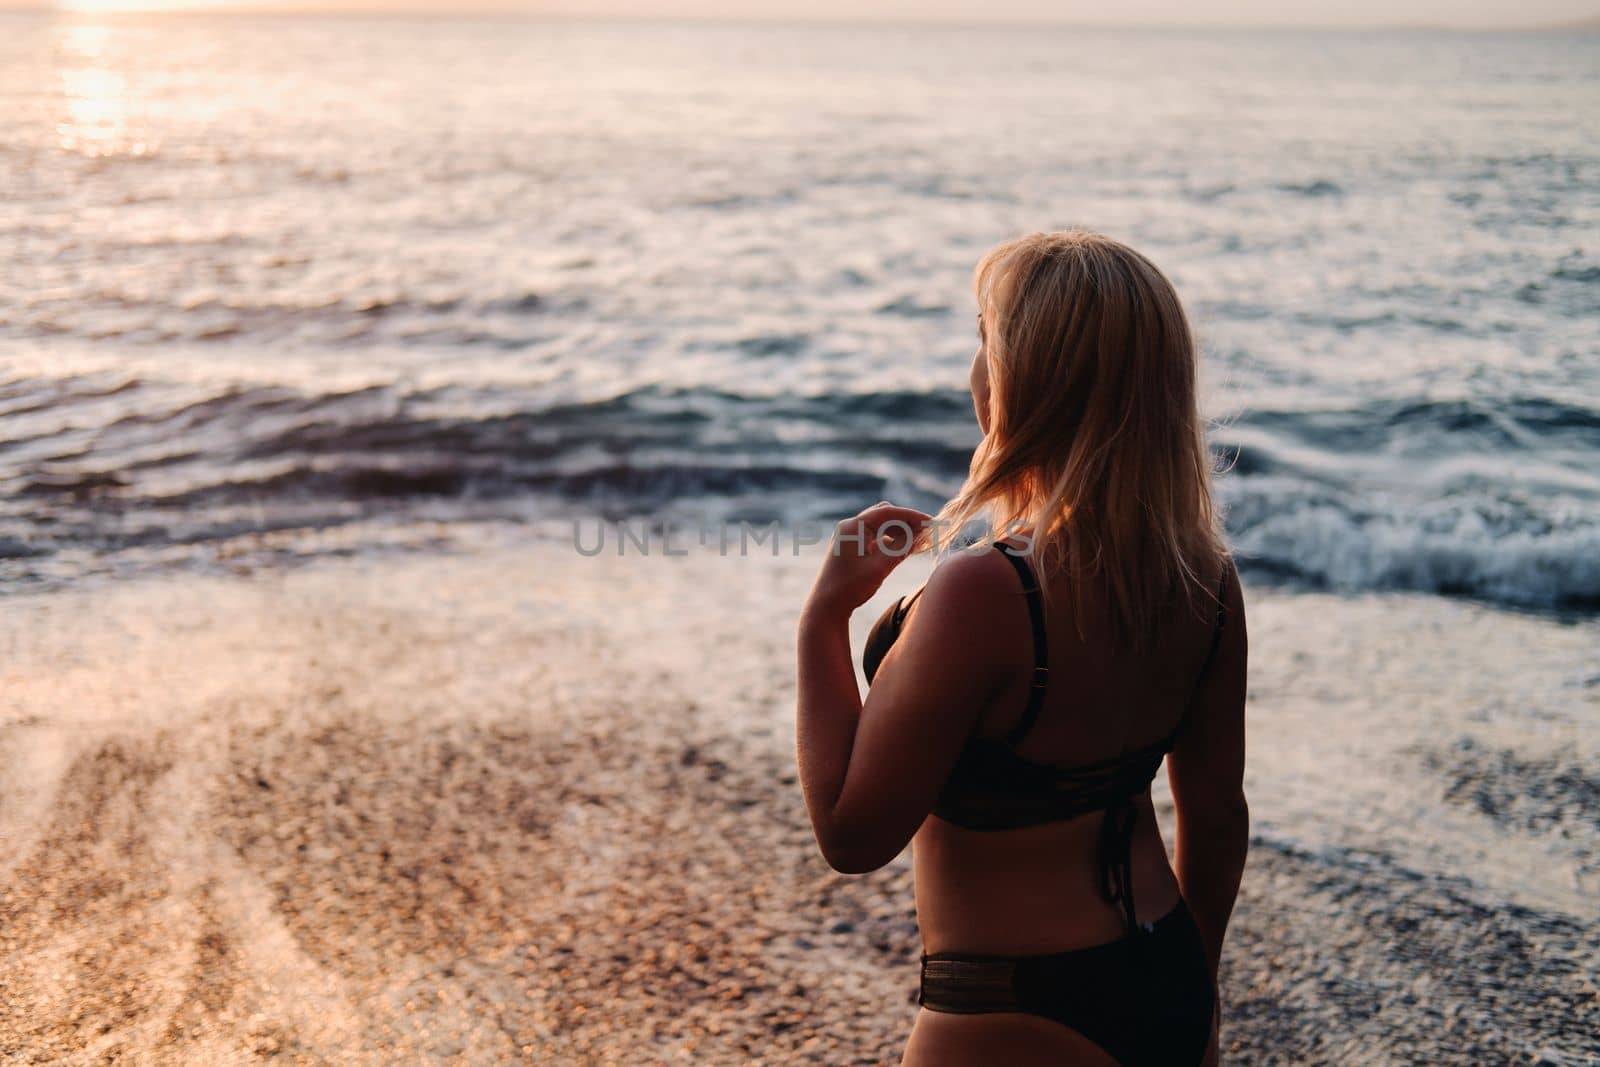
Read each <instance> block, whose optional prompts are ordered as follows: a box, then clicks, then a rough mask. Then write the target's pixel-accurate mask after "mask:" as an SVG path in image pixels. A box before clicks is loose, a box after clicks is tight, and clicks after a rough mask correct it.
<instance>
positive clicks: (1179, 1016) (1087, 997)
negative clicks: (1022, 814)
mask: <svg viewBox="0 0 1600 1067" xmlns="http://www.w3.org/2000/svg"><path fill="white" fill-rule="evenodd" d="M917 1002H918V1003H919V1004H921V1005H922V1006H923V1007H924V1008H927V1009H928V1010H929V1011H940V1012H949V1013H953V1014H956V1015H984V1014H989V1013H992V1012H1023V1013H1025V1014H1028V1015H1039V1016H1042V1017H1044V1018H1046V1019H1050V1020H1053V1021H1055V1022H1058V1023H1061V1024H1062V1025H1064V1026H1068V1027H1071V1028H1072V1029H1073V1030H1076V1031H1077V1032H1078V1033H1080V1034H1082V1035H1083V1036H1084V1037H1086V1038H1088V1039H1089V1040H1090V1041H1093V1042H1094V1043H1095V1044H1097V1045H1099V1046H1100V1047H1101V1048H1102V1049H1104V1050H1105V1051H1106V1052H1107V1053H1108V1054H1110V1055H1111V1056H1112V1057H1113V1058H1114V1059H1115V1060H1116V1061H1117V1062H1118V1063H1120V1064H1122V1067H1147V1065H1161V1067H1190V1065H1194V1064H1198V1063H1199V1062H1200V1061H1201V1060H1202V1059H1203V1058H1204V1057H1205V1053H1206V1045H1207V1043H1208V1040H1209V1038H1210V1036H1211V1013H1212V1006H1213V1004H1214V1003H1215V991H1214V990H1213V989H1212V985H1211V974H1210V972H1209V970H1208V968H1207V967H1206V958H1205V949H1204V947H1203V946H1202V944H1201V942H1200V931H1199V929H1198V928H1197V927H1196V926H1195V924H1194V918H1193V916H1191V915H1190V914H1189V908H1188V906H1187V905H1185V904H1184V903H1183V901H1182V900H1179V901H1178V906H1177V907H1176V908H1173V909H1172V910H1171V911H1170V912H1168V913H1167V914H1166V915H1165V916H1163V917H1162V918H1160V919H1157V920H1156V921H1155V922H1154V923H1151V924H1149V925H1147V926H1141V927H1139V929H1138V930H1137V931H1136V932H1134V933H1132V934H1129V935H1128V936H1126V937H1123V938H1121V939H1120V940H1117V941H1109V942H1107V943H1105V944H1103V945H1093V946H1090V947H1089V948H1081V949H1075V950H1073V951H1071V952H1058V953H1054V954H1052V955H1048V956H974V955H969V954H967V953H962V952H939V953H935V954H934V955H931V956H924V957H922V995H921V996H920V997H919V998H918V1001H917Z"/></svg>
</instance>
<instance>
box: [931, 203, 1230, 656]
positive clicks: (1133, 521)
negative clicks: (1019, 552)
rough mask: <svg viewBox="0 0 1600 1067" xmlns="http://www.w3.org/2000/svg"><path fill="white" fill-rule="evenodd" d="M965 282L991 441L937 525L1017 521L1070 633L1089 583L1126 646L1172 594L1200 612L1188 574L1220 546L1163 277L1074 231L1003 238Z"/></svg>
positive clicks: (1185, 348)
mask: <svg viewBox="0 0 1600 1067" xmlns="http://www.w3.org/2000/svg"><path fill="white" fill-rule="evenodd" d="M974 283H975V288H976V290H977V297H978V306H979V308H980V310H981V315H982V320H983V323H984V329H985V336H986V344H985V354H986V359H987V363H988V370H989V383H990V391H989V410H988V415H989V432H988V434H987V435H986V436H985V437H984V440H983V442H982V443H981V444H980V445H979V446H978V448H977V451H976V452H975V453H974V454H973V457H972V466H971V469H970V471H969V473H968V475H967V480H966V484H965V485H963V486H962V488H961V491H960V492H959V493H958V494H957V495H956V497H955V499H953V500H951V501H950V503H949V504H947V505H946V506H945V507H944V509H943V511H941V513H940V515H939V520H940V522H942V523H947V524H950V527H962V526H966V525H968V524H970V523H972V522H974V521H975V520H977V519H979V517H980V516H985V515H986V528H987V529H988V530H990V531H1000V530H1002V529H1004V528H1008V527H1009V528H1012V529H1015V528H1017V527H1018V526H1025V527H1026V528H1028V529H1029V531H1030V534H1031V537H1032V540H1033V547H1032V551H1033V556H1032V560H1033V563H1034V569H1035V573H1036V574H1037V575H1038V576H1039V580H1040V583H1041V585H1044V586H1045V587H1046V588H1048V582H1047V581H1046V579H1047V578H1048V577H1050V576H1052V575H1055V574H1058V573H1063V572H1064V573H1065V574H1067V575H1068V576H1069V583H1070V589H1071V591H1072V592H1071V596H1072V600H1073V607H1074V614H1075V617H1076V620H1077V625H1078V628H1079V630H1080V632H1082V631H1083V630H1084V620H1085V618H1086V612H1085V611H1084V607H1085V596H1086V593H1087V591H1088V590H1089V589H1090V588H1092V587H1094V586H1096V585H1098V586H1099V587H1100V588H1102V589H1103V590H1104V591H1105V595H1106V600H1107V603H1108V605H1109V607H1110V609H1111V616H1112V622H1113V625H1114V626H1115V628H1116V631H1117V634H1118V636H1119V637H1120V638H1121V639H1123V640H1124V641H1125V642H1128V643H1132V644H1135V645H1144V644H1146V643H1147V642H1148V641H1149V640H1152V639H1153V635H1154V632H1155V631H1156V630H1157V628H1158V626H1157V624H1158V622H1159V621H1160V620H1161V619H1162V618H1164V617H1165V616H1166V615H1167V614H1169V612H1170V608H1171V606H1172V598H1173V595H1174V594H1175V593H1181V594H1183V596H1184V598H1185V599H1186V600H1187V601H1188V603H1189V604H1190V605H1191V606H1194V605H1196V604H1197V603H1200V602H1202V601H1203V602H1204V603H1207V604H1212V605H1214V604H1215V596H1214V594H1213V593H1212V592H1211V586H1210V581H1211V579H1210V578H1202V577H1201V575H1202V574H1214V573H1215V571H1214V570H1213V569H1212V568H1213V566H1214V564H1216V563H1217V562H1218V561H1220V560H1222V559H1224V558H1225V557H1226V554H1227V548H1226V545H1225V543H1224V541H1223V537H1222V530H1221V519H1220V515H1219V512H1218V508H1217V506H1216V504H1215V502H1214V501H1213V499H1212V493H1211V485H1210V475H1211V470H1212V467H1213V460H1212V456H1211V453H1210V451H1209V449H1208V448H1207V447H1206V442H1205V427H1204V425H1203V423H1202V420H1201V418H1200V414H1199V410H1198V406H1197V398H1196V392H1197V389H1196V362H1197V359H1196V352H1195V345H1194V340H1193V337H1192V336H1191V334H1190V331H1189V323H1188V320H1187V318H1186V317H1185V316H1184V312H1183V306H1182V304H1180V303H1179V301H1178V295H1177V293H1176V292H1174V291H1173V288H1172V285H1171V283H1170V282H1168V281H1167V279H1166V277H1165V276H1164V275H1163V274H1162V273H1161V271H1159V270H1158V269H1156V266H1155V264H1153V263H1151V262H1150V261H1149V260H1148V259H1146V258H1145V257H1144V256H1142V255H1140V254H1139V253H1138V252H1135V251H1134V250H1133V249H1131V248H1129V247H1127V246H1126V245H1124V244H1121V243H1119V242H1117V241H1113V240H1112V239H1110V238H1109V237H1103V236H1101V235H1099V234H1095V233H1088V232H1085V231H1081V230H1072V231H1067V232H1063V233H1035V234H1029V235H1028V236H1026V237H1020V238H1018V239H1016V240H1014V241H1010V242H1008V243H1006V244H1003V245H1001V246H999V247H998V248H996V249H994V250H993V251H991V252H990V253H989V254H988V255H986V256H984V257H983V259H982V261H981V262H979V264H978V267H977V271H976V272H975V275H974ZM950 527H947V528H950ZM1047 595H1048V594H1047Z"/></svg>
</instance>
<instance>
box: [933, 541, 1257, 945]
mask: <svg viewBox="0 0 1600 1067" xmlns="http://www.w3.org/2000/svg"><path fill="white" fill-rule="evenodd" d="M994 569H995V575H994V580H995V581H998V582H1008V583H1009V584H1010V587H1011V588H1013V589H1016V588H1017V582H1016V578H1015V576H1014V575H1013V574H1011V573H1010V570H1009V568H1008V567H1007V566H1006V565H1005V563H1003V562H997V563H996V564H995V565H994ZM1205 577H1206V578H1207V579H1208V581H1207V584H1208V586H1209V587H1211V588H1215V587H1216V584H1217V581H1216V580H1217V578H1218V577H1219V575H1217V574H1213V575H1209V576H1205ZM1226 588H1227V590H1228V591H1229V592H1228V593H1227V594H1226V596H1227V597H1228V598H1229V599H1231V600H1233V601H1234V603H1233V604H1230V605H1229V607H1230V608H1242V605H1240V604H1239V603H1238V599H1239V594H1238V585H1237V582H1235V581H1230V582H1228V583H1227V584H1226ZM1049 591H1050V593H1051V594H1053V595H1051V596H1049V597H1047V598H1046V603H1047V604H1048V605H1051V607H1050V609H1049V610H1047V611H1046V614H1045V626H1046V632H1047V633H1048V635H1049V636H1048V645H1049V678H1050V682H1049V687H1048V689H1047V691H1046V694H1045V699H1044V703H1043V707H1042V709H1041V712H1040V714H1039V717H1038V721H1037V724H1036V725H1035V726H1034V727H1033V729H1032V730H1031V731H1029V733H1028V735H1027V737H1026V739H1025V740H1024V742H1023V743H1022V744H1021V745H1020V746H1019V747H1018V750H1017V751H1018V754H1019V755H1022V756H1024V757H1026V758H1027V759H1029V760H1032V761H1035V762H1038V763H1043V764H1050V765H1056V766H1062V767H1075V766H1083V765H1089V764H1093V763H1096V762H1099V761H1103V760H1110V759H1113V758H1115V757H1117V756H1119V755H1120V754H1122V753H1125V752H1128V751H1131V750H1134V749H1138V748H1141V747H1144V746H1148V745H1150V744H1153V743H1156V742H1158V741H1159V740H1161V739H1162V738H1165V737H1167V736H1168V735H1170V734H1172V733H1173V731H1174V730H1175V729H1176V728H1177V727H1178V726H1179V724H1180V722H1181V721H1185V722H1186V721H1187V720H1185V718H1184V717H1185V714H1186V712H1187V714H1188V715H1189V716H1191V717H1196V718H1198V717H1203V716H1205V715H1207V704H1208V702H1209V701H1214V700H1217V699H1224V700H1225V699H1228V696H1227V694H1225V693H1222V692H1219V691H1217V687H1215V686H1213V685H1210V684H1208V685H1205V686H1202V687H1201V688H1200V689H1199V690H1197V689H1196V680H1197V678H1198V677H1199V675H1200V673H1201V670H1202V667H1203V666H1204V664H1205V663H1206V660H1207V656H1208V653H1209V652H1210V649H1211V646H1212V641H1213V638H1214V636H1215V620H1216V613H1215V610H1214V609H1213V610H1210V611H1208V610H1205V608H1206V606H1207V605H1205V604H1197V605H1196V606H1194V607H1191V606H1189V605H1187V604H1184V603H1181V602H1178V603H1175V604H1174V607H1173V610H1172V612H1171V613H1170V616H1169V620H1168V621H1167V622H1166V624H1165V625H1164V627H1163V630H1164V632H1163V633H1161V634H1160V635H1158V639H1157V640H1156V641H1155V642H1154V643H1153V646H1152V649H1151V651H1148V652H1142V653H1141V652H1136V651H1133V650H1129V649H1126V648H1119V647H1117V644H1116V643H1115V642H1114V641H1113V640H1111V639H1110V638H1109V637H1108V636H1107V635H1106V628H1105V627H1095V626H1093V625H1092V620H1093V619H1094V618H1096V617H1097V615H1098V617H1101V618H1105V617H1107V615H1106V613H1105V612H1104V610H1103V608H1102V606H1101V605H1099V604H1097V603H1096V598H1095V597H1094V596H1093V595H1090V596H1088V597H1086V598H1085V600H1086V603H1085V609H1086V610H1085V612H1084V617H1085V622H1086V625H1085V626H1084V627H1083V630H1084V632H1083V633H1082V634H1080V633H1079V632H1078V627H1077V626H1075V625H1074V620H1073V608H1072V606H1071V598H1069V597H1068V596H1067V590H1066V589H1065V588H1064V587H1062V586H1060V585H1055V586H1052V588H1051V589H1050V590H1049ZM1008 614H1009V617H1008V618H1004V617H1003V618H998V619H995V620H993V623H994V625H996V626H1000V627H1004V637H1005V640H1003V642H1002V643H1003V644H1004V646H1005V647H1007V648H1010V649H1014V650H1015V662H1014V663H1013V664H1007V665H1006V666H1008V667H1013V668H1014V669H1012V670H1007V671H1006V672H1005V673H1006V674H1007V675H1008V676H1010V677H1011V678H1012V679H1013V681H1012V682H1011V683H1010V684H1008V685H1006V686H1004V687H1002V688H1001V689H999V690H998V691H997V692H996V694H995V697H994V699H993V700H992V702H991V703H990V704H989V705H988V706H987V707H985V708H984V709H983V712H982V716H981V719H980V722H979V727H978V731H977V732H978V733H979V734H980V735H982V736H985V737H996V738H998V737H1002V736H1004V735H1005V734H1006V733H1007V732H1008V731H1009V730H1010V729H1011V727H1012V726H1013V725H1014V724H1015V723H1016V721H1017V719H1018V718H1019V716H1020V715H1021V714H1022V710H1023V707H1024V705H1025V703H1026V699H1027V691H1028V686H1029V684H1030V681H1031V673H1032V672H1031V668H1032V666H1033V662H1032V656H1033V650H1032V639H1031V634H1030V629H1029V624H1028V616H1027V613H1026V610H1025V608H1024V605H1023V600H1022V597H1021V595H1020V592H1019V595H1018V596H1017V597H1016V605H1015V610H1014V611H1011V612H1009V613H1008ZM1228 614H1229V615H1233V616H1235V617H1237V612H1236V611H1233V610H1230V611H1229V613H1228ZM1227 646H1228V641H1227V636H1226V634H1224V635H1223V636H1222V642H1221V643H1220V644H1219V645H1218V648H1217V655H1216V660H1215V661H1213V663H1212V665H1211V668H1210V670H1208V671H1207V681H1208V682H1210V681H1212V680H1213V679H1214V678H1216V677H1221V676H1223V675H1226V674H1231V673H1232V672H1230V671H1229V670H1227V668H1226V666H1225V664H1224V663H1223V662H1222V661H1223V660H1225V658H1226V656H1227V655H1228V647H1227ZM1185 732H1187V731H1185ZM1180 744H1181V742H1180ZM1170 758H1172V759H1180V760H1181V759H1182V758H1183V756H1182V755H1180V754H1179V753H1178V752H1176V751H1175V752H1174V753H1173V755H1172V757H1170ZM1104 818H1105V814H1104V813H1103V812H1091V813H1089V814H1086V815H1083V816H1080V817H1078V818H1074V819H1071V820H1068V821H1064V822H1051V823H1045V824H1043V825H1039V826H1031V827H1024V828H1019V829H1013V830H1005V831H1002V832H993V831H975V830H969V829H964V828H962V827H959V826H956V825H954V824H952V823H950V822H947V821H945V820H943V819H941V818H939V817H938V816H930V817H929V818H928V819H927V820H926V821H925V822H924V823H923V825H922V827H921V828H920V830H919V831H918V832H917V834H916V837H915V838H914V841H913V859H914V863H915V868H916V894H917V918H918V924H919V926H920V928H921V931H922V939H923V944H924V947H925V950H926V951H927V952H946V951H962V952H974V953H994V954H1002V955H1027V954H1036V953H1046V952H1058V951H1065V950H1068V949H1073V948H1078V947H1083V946H1086V945H1093V944H1100V943H1103V942H1107V941H1112V940H1114V939H1116V938H1117V937H1119V936H1120V935H1121V934H1122V933H1123V931H1124V927H1123V921H1124V920H1123V915H1122V912H1121V911H1120V910H1119V909H1118V907H1117V906H1116V905H1115V904H1113V903H1112V902H1110V901H1109V900H1108V899H1107V897H1106V895H1105V893H1104V891H1103V887H1102V881H1101V880H1102V877H1103V874H1102V870H1103V869H1102V867H1101V864H1100V858H1099V851H1098V849H1099V842H1100V832H1101V822H1102V821H1103V819H1104ZM1130 859H1131V873H1132V879H1133V887H1134V891H1135V898H1136V900H1137V912H1138V919H1139V921H1141V922H1148V921H1153V920H1154V919H1156V918H1158V917H1160V916H1161V915H1164V914H1166V913H1167V912H1168V911H1170V910H1171V909H1172V908H1173V906H1174V905H1175V904H1176V903H1177V901H1178V897H1179V891H1178V883H1177V880H1176V878H1175V877H1174V875H1173V872H1172V868H1171V865H1170V863H1169V861H1168V854H1167V850H1166V847H1165V844H1164V842H1163V840H1162V837H1161V833H1160V828H1159V827H1158V825H1157V823H1156V820H1155V815H1154V811H1153V809H1152V807H1151V803H1150V796H1149V791H1148V789H1146V790H1145V791H1144V793H1143V794H1142V795H1141V796H1139V797H1138V798H1137V799H1136V800H1135V821H1134V827H1133V832H1132V839H1131V849H1130Z"/></svg>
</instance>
